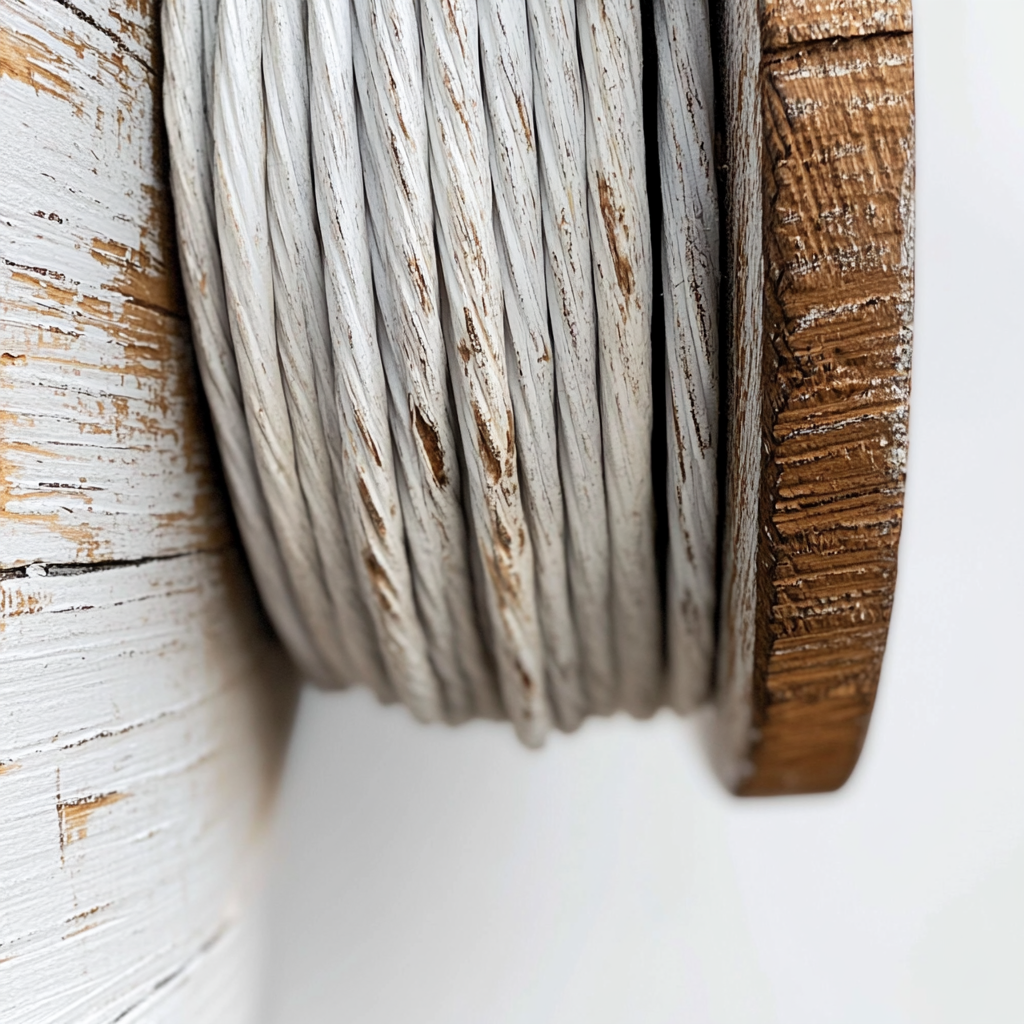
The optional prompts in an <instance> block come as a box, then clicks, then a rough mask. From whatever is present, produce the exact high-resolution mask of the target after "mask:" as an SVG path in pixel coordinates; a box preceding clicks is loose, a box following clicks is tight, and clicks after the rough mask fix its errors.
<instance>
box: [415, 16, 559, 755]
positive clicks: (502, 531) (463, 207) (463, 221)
mask: <svg viewBox="0 0 1024 1024" xmlns="http://www.w3.org/2000/svg"><path fill="white" fill-rule="evenodd" d="M420 33H421V36H422V46H423V77H424V83H425V86H424V88H425V93H426V99H427V122H428V125H429V133H430V169H431V184H432V186H433V194H434V217H435V225H436V230H437V240H438V249H439V252H440V258H441V267H442V271H443V278H444V287H445V290H446V293H447V304H448V308H447V316H446V317H443V318H442V322H443V323H444V326H445V327H446V328H447V330H448V332H449V336H448V339H447V341H448V363H449V368H450V369H449V372H450V375H451V377H452V385H453V388H454V391H455V405H456V409H457V410H458V414H459V426H460V430H461V440H462V452H463V457H464V459H465V464H466V475H467V478H468V480H467V484H468V488H467V490H468V504H469V507H470V523H471V526H472V529H473V534H474V539H475V543H476V550H477V554H478V557H479V560H480V563H481V565H482V568H483V571H482V572H481V573H480V576H481V579H482V582H483V586H482V589H483V592H484V594H485V597H486V601H485V607H486V610H487V614H488V619H489V625H490V642H491V648H492V650H493V652H494V658H495V662H496V664H497V670H498V680H499V684H500V686H501V692H502V697H503V699H504V704H505V710H506V712H507V713H508V715H509V718H511V720H512V722H513V723H514V725H515V727H516V732H517V733H518V735H519V737H520V739H522V740H523V742H524V743H527V744H529V745H536V744H538V743H540V742H541V740H542V739H543V737H544V734H545V733H546V732H547V729H548V727H549V709H548V702H547V697H546V694H545V689H544V663H543V643H542V640H541V635H540V626H539V623H538V621H537V602H536V592H535V586H534V567H533V549H532V545H531V542H530V537H529V534H528V532H527V528H526V520H525V516H524V514H523V506H522V497H521V495H520V493H519V480H518V469H517V465H516V438H515V424H514V421H513V413H512V405H511V399H510V396H509V389H508V373H507V367H506V361H505V344H504V342H505V338H504V323H503V318H502V295H501V281H500V263H499V256H498V250H497V243H496V241H495V237H494V225H493V221H492V213H493V207H492V204H493V198H492V192H491V174H490V166H489V157H488V139H487V124H486V120H485V117H484V109H483V93H482V84H481V81H480V63H479V39H478V18H477V9H476V5H475V3H468V2H458V0H446V2H445V3H444V4H442V3H440V2H439V0H424V2H423V3H421V5H420ZM445 321H447V322H446V323H445Z"/></svg>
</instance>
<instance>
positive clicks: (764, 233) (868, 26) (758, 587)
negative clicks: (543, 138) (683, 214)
mask: <svg viewBox="0 0 1024 1024" xmlns="http://www.w3.org/2000/svg"><path fill="white" fill-rule="evenodd" d="M910 27H911V21H910V4H909V2H908V0H900V2H891V0H860V2H854V0H830V2H822V3H810V2H808V0H765V2H764V3H763V4H762V7H761V17H760V24H759V26H757V31H758V32H759V36H760V53H759V54H758V55H757V57H758V59H759V71H758V80H757V86H756V90H757V91H756V109H755V110H754V112H753V114H754V122H755V125H756V131H757V132H758V133H759V138H758V144H759V160H758V161H757V163H756V164H751V166H752V167H753V168H754V169H753V170H752V172H751V174H752V175H753V176H754V177H755V179H756V178H757V177H759V186H760V188H759V191H760V199H761V210H760V243H761V251H760V253H757V252H751V251H741V250H740V245H739V244H738V240H739V239H740V237H741V236H740V234H739V232H740V230H741V227H740V224H741V222H744V221H745V223H747V224H748V225H749V224H750V223H752V220H751V214H750V210H749V208H744V206H743V202H744V199H743V197H744V189H745V188H746V199H747V203H748V206H749V204H750V202H754V203H756V198H757V192H758V189H757V183H756V181H755V184H754V186H753V187H749V186H750V183H749V182H748V183H746V185H745V184H744V182H742V181H739V180H738V179H737V176H736V170H735V168H734V169H733V170H732V172H731V173H732V178H731V180H730V182H729V189H730V198H731V199H733V200H734V202H733V206H732V209H731V213H730V217H731V220H732V223H731V225H730V228H731V237H732V238H733V243H732V252H731V253H730V255H729V267H730V281H731V289H732V295H733V303H734V305H733V307H732V309H731V311H730V312H731V324H732V338H731V340H732V345H733V347H734V348H736V349H743V353H740V352H737V353H736V358H735V359H734V362H733V373H732V384H733V388H732V395H731V403H732V404H731V411H732V416H731V428H730V430H731V433H730V443H729V445H728V450H729V453H730V460H731V462H732V463H734V464H735V466H739V464H740V463H741V462H742V456H741V454H740V451H741V448H742V442H743V438H742V436H741V435H743V433H744V431H746V432H747V439H748V441H750V440H751V439H752V440H753V441H756V442H757V443H758V450H757V453H756V455H753V456H752V457H750V458H749V461H748V468H747V469H746V470H745V471H737V470H736V469H735V468H734V466H730V486H729V487H728V488H727V495H728V497H727V501H730V502H732V503H733V504H734V505H735V506H737V507H736V508H733V509H732V510H730V512H729V513H728V519H729V525H727V533H726V538H727V543H730V544H733V545H734V546H738V547H741V548H742V546H743V544H744V543H746V544H747V545H748V551H749V554H752V559H751V560H750V565H749V568H750V573H749V577H748V578H749V580H750V594H749V600H748V602H747V604H746V606H744V604H743V602H742V601H740V600H738V599H737V596H736V594H730V593H728V592H727V593H726V594H725V595H724V600H723V609H724V616H723V630H722V645H723V647H722V650H720V659H721V666H720V667H721V668H722V673H721V675H720V681H722V682H723V683H724V690H725V703H726V705H727V707H726V716H727V717H730V718H731V724H730V725H729V726H728V727H727V730H726V731H727V732H728V731H729V730H731V731H732V737H731V741H730V742H726V746H727V747H728V748H729V753H728V754H727V757H726V764H725V772H726V776H727V779H728V781H729V782H730V784H731V785H732V786H733V788H735V789H736V791H737V792H740V793H743V794H751V795H753V794H774V793H799V792H817V791H825V790H831V789H835V788H837V787H838V786H841V785H842V784H843V783H844V782H845V781H846V779H847V778H848V776H849V774H850V772H851V771H852V770H853V767H854V765H855V764H856V761H857V757H858V755H859V753H860V749H861V746H862V744H863V740H864V736H865V732H866V729H867V725H868V720H869V717H870V714H871V709H872V704H873V702H874V697H875V691H876V688H877V685H878V677H879V672H880V669H881V661H882V654H883V652H884V649H885V641H886V634H887V631H888V625H889V614H890V609H891V607H892V599H893V590H894V586H895V581H896V549H897V544H898V541H899V535H900V523H901V512H902V503H903V485H904V467H905V461H906V444H907V414H908V398H909V387H910V377H909V369H910V343H911V323H912V311H913V310H912V290H913V260H912V240H913V182H914V178H913V174H914V170H913V167H914V165H913V125H914V120H913V119H914V115H913V63H912V36H911V33H910ZM737 49H738V48H736V47H734V49H733V51H732V53H733V59H734V60H735V55H736V52H737ZM743 113H744V111H743V109H742V100H741V99H740V98H738V102H737V103H735V104H734V105H733V107H732V108H731V109H730V110H729V111H727V115H726V116H727V118H730V117H731V118H732V120H733V122H734V124H738V123H739V122H740V121H741V120H742V114H743ZM746 113H747V114H748V115H749V114H750V113H751V112H750V111H747V112H746ZM726 138H727V139H729V140H730V145H731V147H732V148H733V149H735V148H736V146H737V145H738V135H737V133H736V132H735V129H734V127H733V126H731V125H729V126H727V133H726ZM727 148H728V146H727ZM731 155H732V154H731V153H728V152H727V154H726V160H727V162H729V161H730V158H731ZM730 167H732V165H731V164H730ZM737 198H738V199H739V201H738V202H737V201H736V200H737ZM755 248H756V246H755ZM747 275H750V277H751V280H752V283H753V284H754V285H755V286H756V279H757V278H758V277H760V278H761V281H762V285H761V288H760V292H761V294H760V296H759V297H756V298H754V301H755V302H756V301H758V299H759V301H760V308H759V309H757V310H756V311H754V312H753V314H751V313H750V311H746V310H744V309H743V308H742V306H741V303H742V301H743V292H744V287H743V283H744V282H743V279H744V278H745V277H746V276H747ZM747 294H748V295H749V296H751V297H753V296H755V295H756V293H755V292H754V291H752V290H748V292H747ZM744 353H745V355H744ZM744 358H748V359H749V362H748V363H747V364H746V365H744V364H743V359H744ZM744 373H745V374H746V376H744ZM755 376H756V377H757V378H759V379H758V380H755V379H754V378H755ZM740 405H745V408H744V409H740V408H739V406H740ZM751 451H753V447H752V445H751V446H750V448H749V449H748V452H751ZM755 499H756V505H755V504H754V502H755ZM740 506H745V507H746V509H747V510H749V512H750V513H751V514H750V515H748V516H746V518H745V513H744V510H743V508H740ZM744 524H745V525H744ZM744 532H746V534H747V535H748V536H745V537H744V536H743V534H744ZM742 561H743V557H742V556H740V557H739V558H738V559H734V560H733V561H730V558H729V556H727V558H726V562H727V568H728V569H729V571H727V572H726V587H727V588H728V587H732V588H733V589H734V590H735V591H737V592H738V591H739V590H741V589H742V587H743V576H744V574H743V572H742V566H741V565H739V564H738V563H741V562H742ZM738 614H746V615H751V614H752V620H753V621H752V623H746V624H742V623H738V622H735V621H732V619H733V618H734V617H736V616H737V615H738ZM744 629H746V630H747V631H748V633H747V636H748V637H749V640H748V644H749V645H750V646H751V647H752V651H751V652H750V654H749V655H748V656H747V661H746V664H745V665H744V664H743V657H742V652H739V653H738V649H739V648H740V647H742V640H743V637H744ZM730 647H731V648H733V649H730ZM730 762H731V763H730Z"/></svg>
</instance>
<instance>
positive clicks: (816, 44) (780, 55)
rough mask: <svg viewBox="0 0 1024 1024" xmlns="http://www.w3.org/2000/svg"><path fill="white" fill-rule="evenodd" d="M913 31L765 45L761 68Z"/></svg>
mask: <svg viewBox="0 0 1024 1024" xmlns="http://www.w3.org/2000/svg"><path fill="white" fill-rule="evenodd" d="M913 34H914V32H913V29H886V30H884V31H881V32H850V33H849V34H847V35H831V36H820V37H818V38H815V39H802V40H800V41H799V42H795V43H786V44H785V45H784V46H768V45H766V46H765V47H764V49H763V50H762V51H761V62H762V67H763V66H764V64H767V63H770V62H771V61H773V60H775V59H780V60H785V59H786V58H787V57H793V56H795V55H796V54H798V53H807V52H810V51H814V50H819V49H820V50H830V49H833V48H834V47H836V46H840V45H841V44H842V43H849V42H855V41H856V40H858V39H899V38H900V37H902V36H912V35H913Z"/></svg>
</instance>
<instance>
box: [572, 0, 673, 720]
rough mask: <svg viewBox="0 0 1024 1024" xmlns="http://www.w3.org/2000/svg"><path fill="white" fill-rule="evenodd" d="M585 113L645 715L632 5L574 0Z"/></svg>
mask: <svg viewBox="0 0 1024 1024" xmlns="http://www.w3.org/2000/svg"><path fill="white" fill-rule="evenodd" d="M577 17H578V20H579V26H578V38H579V44H580V55H581V58H582V61H583V81H584V96H585V100H586V111H587V185H588V199H589V210H590V248H591V254H592V259H593V268H594V292H595V297H596V308H597V325H598V354H599V364H600V370H599V378H600V393H601V427H602V439H603V442H604V445H603V449H604V467H605V470H604V479H605V494H606V496H607V501H608V525H609V533H610V540H611V544H610V564H611V577H612V628H613V630H614V637H615V654H616V666H617V669H618V680H617V682H618V693H617V694H616V695H606V694H602V695H600V697H598V695H595V705H596V710H598V711H602V712H606V713H607V712H609V711H612V710H614V708H615V707H616V706H618V705H621V706H622V707H625V708H626V709H627V710H628V711H630V712H632V713H633V714H637V715H646V714H651V713H652V712H653V711H654V710H655V709H656V708H657V706H658V704H659V702H660V699H661V692H660V691H661V610H660V608H659V601H658V581H657V573H656V569H655V563H654V490H653V486H654V485H653V478H652V471H651V431H652V428H653V418H654V406H653V401H652V395H651V303H652V301H653V295H652V287H653V283H652V273H651V232H650V216H649V212H648V208H647V180H646V157H645V152H644V132H643V46H642V38H641V26H640V6H639V0H616V2H610V0H609V2H603V3H591V2H588V0H578V2H577Z"/></svg>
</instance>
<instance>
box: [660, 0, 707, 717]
mask: <svg viewBox="0 0 1024 1024" xmlns="http://www.w3.org/2000/svg"><path fill="white" fill-rule="evenodd" d="M654 18H655V36H656V38H657V45H658V71H659V81H660V96H661V102H660V103H659V105H658V117H659V121H658V140H659V144H660V147H661V175H662V178H661V193H662V203H663V207H664V214H663V218H664V219H663V230H662V278H663V281H664V288H665V325H666V329H665V333H666V338H665V357H666V358H665V361H666V370H667V372H666V377H665V399H666V402H667V404H668V422H669V430H668V436H669V456H668V467H667V468H668V488H667V489H668V500H669V503H670V508H672V510H673V511H674V513H675V514H674V515H672V514H670V515H669V517H668V526H669V554H670V557H669V566H668V570H669V571H668V596H667V609H666V611H667V615H666V619H667V626H668V673H667V676H668V692H669V700H670V701H671V703H672V705H673V706H674V707H675V708H676V709H677V710H679V711H689V710H690V709H691V708H693V707H694V706H695V705H696V704H698V703H699V702H700V700H701V699H702V698H703V697H704V696H705V694H706V693H707V690H708V687H709V686H710V681H711V671H712V658H713V656H714V631H713V628H712V626H713V615H714V608H715V539H716V538H715V530H716V525H715V517H716V509H717V506H718V486H717V479H716V472H717V470H716V462H715V452H716V447H717V437H716V431H717V429H718V316H717V312H718V202H717V198H716V193H715V171H714V164H713V152H714V118H713V113H712V106H711V97H712V95H713V89H714V86H713V79H712V68H711V38H710V37H711V33H710V28H709V22H708V9H707V0H655V4H654Z"/></svg>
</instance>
